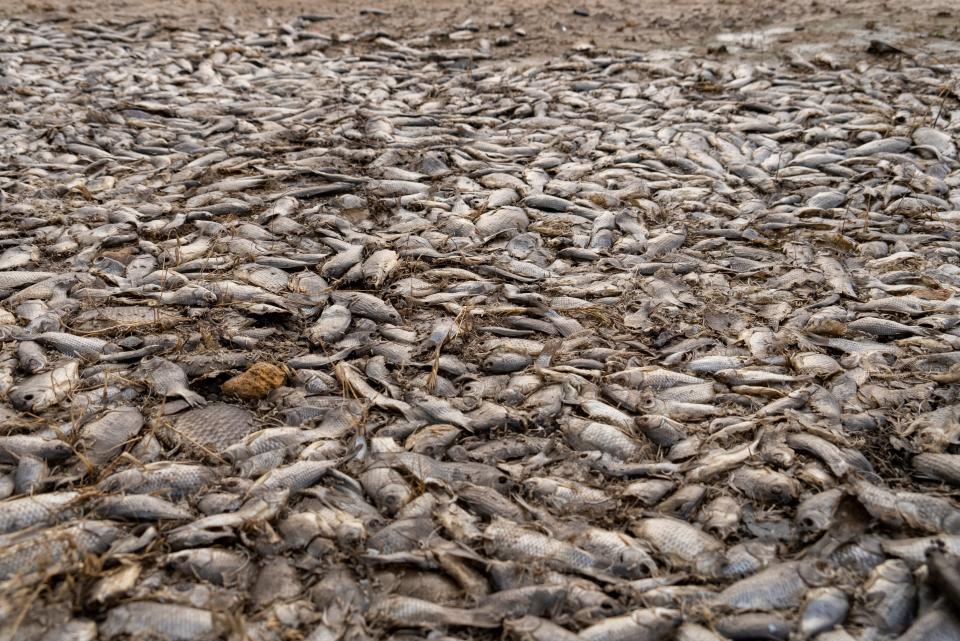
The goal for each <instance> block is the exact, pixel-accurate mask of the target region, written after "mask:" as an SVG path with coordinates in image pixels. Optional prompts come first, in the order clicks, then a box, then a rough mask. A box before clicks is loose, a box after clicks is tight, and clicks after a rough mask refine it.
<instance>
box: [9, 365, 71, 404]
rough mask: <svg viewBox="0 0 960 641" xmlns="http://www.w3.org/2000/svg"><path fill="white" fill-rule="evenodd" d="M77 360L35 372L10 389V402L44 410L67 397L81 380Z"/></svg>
mask: <svg viewBox="0 0 960 641" xmlns="http://www.w3.org/2000/svg"><path fill="white" fill-rule="evenodd" d="M79 372H80V369H79V364H78V363H77V361H69V362H67V363H66V364H64V365H61V366H58V367H56V368H55V369H53V370H51V371H49V372H44V373H43V374H35V375H34V376H31V377H30V378H28V379H27V380H25V381H23V382H22V383H20V384H19V385H17V386H15V387H13V388H12V389H11V390H10V402H11V403H12V404H13V406H14V407H16V408H17V409H20V410H25V411H31V412H42V411H43V410H45V409H47V408H48V407H51V406H53V405H56V404H58V403H59V402H60V401H62V400H63V399H65V398H66V397H67V395H69V394H70V392H72V391H73V389H74V388H75V387H76V385H77V383H79V381H80V374H79Z"/></svg>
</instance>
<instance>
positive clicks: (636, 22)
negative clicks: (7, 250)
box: [0, 0, 960, 59]
mask: <svg viewBox="0 0 960 641" xmlns="http://www.w3.org/2000/svg"><path fill="white" fill-rule="evenodd" d="M584 14H585V15H584ZM300 16H310V17H312V19H311V20H310V21H309V22H305V21H302V20H301V21H298V20H297V19H298V17H300ZM0 17H20V18H26V19H31V20H49V19H66V20H76V21H84V22H86V21H90V22H101V21H117V22H129V21H134V20H138V19H142V18H149V19H152V20H157V21H159V22H160V23H162V24H164V25H167V26H171V27H173V26H180V27H184V26H188V27H189V26H192V25H197V26H203V25H212V24H220V23H223V22H224V21H226V22H227V23H228V24H235V25H236V26H237V28H238V29H244V30H248V29H249V30H255V31H266V30H275V29H277V28H282V27H283V26H284V25H293V24H296V25H297V26H298V27H299V28H306V29H309V30H311V31H316V32H318V33H321V34H324V35H329V36H331V37H333V38H334V39H335V41H340V42H349V46H351V47H353V48H358V47H363V43H364V42H365V41H369V40H372V39H373V37H374V35H375V34H376V35H387V36H389V37H392V38H397V39H410V38H417V37H424V36H426V37H428V38H429V39H430V40H431V42H430V44H435V45H437V46H451V45H452V44H459V45H460V46H476V45H477V44H479V40H480V39H482V38H486V39H488V40H489V41H490V43H491V44H494V45H495V47H494V50H493V51H494V56H495V57H497V58H505V59H510V58H516V59H521V58H527V57H536V58H542V57H551V56H559V55H562V54H563V53H565V52H569V51H570V50H571V49H572V48H573V47H575V46H578V45H584V44H590V45H593V46H595V47H598V48H618V49H637V50H651V49H659V48H672V47H693V48H698V47H699V48H704V49H706V48H714V49H715V48H717V47H718V46H720V45H721V44H726V46H727V49H728V50H730V52H731V53H732V54H742V52H743V50H744V49H746V50H748V51H751V52H753V53H759V54H761V55H762V54H765V53H769V52H775V51H782V50H785V49H787V48H790V47H796V46H799V45H803V46H811V45H813V46H815V45H817V44H821V43H823V44H829V45H831V46H832V47H840V48H844V47H847V48H851V49H857V48H859V49H863V48H865V47H866V46H867V43H869V41H870V40H871V39H881V40H884V41H886V42H892V43H893V44H895V45H896V46H899V47H903V48H906V49H909V50H915V51H916V50H919V51H924V52H930V49H933V50H935V48H936V42H937V41H938V40H940V39H948V40H957V39H958V38H960V6H958V5H957V4H956V2H955V0H924V1H923V2H916V0H847V1H844V0H832V1H830V0H790V1H789V2H784V1H783V0H775V1H774V0H760V1H757V0H753V1H750V0H599V1H596V0H595V1H588V0H484V1H482V2H466V1H459V2H458V1H454V0H426V1H424V0H370V1H369V2H364V3H356V2H340V1H338V0H312V1H303V0H2V1H0ZM451 34H453V35H454V37H453V39H452V40H451V39H450V37H449V36H450V35H451ZM729 34H734V35H729ZM460 38H464V40H462V41H461V40H459V39H460Z"/></svg>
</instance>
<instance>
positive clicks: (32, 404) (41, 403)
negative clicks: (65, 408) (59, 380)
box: [9, 380, 57, 412]
mask: <svg viewBox="0 0 960 641" xmlns="http://www.w3.org/2000/svg"><path fill="white" fill-rule="evenodd" d="M9 398H10V402H11V403H12V404H13V406H14V407H15V408H17V409H18V410H21V411H24V412H42V411H43V410H45V409H47V408H48V407H50V406H51V405H53V404H54V403H56V402H57V395H56V393H55V391H54V389H53V387H52V386H50V385H44V384H42V383H40V382H37V381H29V380H28V381H27V382H26V383H24V384H23V385H19V386H17V387H15V388H13V389H12V390H10V396H9Z"/></svg>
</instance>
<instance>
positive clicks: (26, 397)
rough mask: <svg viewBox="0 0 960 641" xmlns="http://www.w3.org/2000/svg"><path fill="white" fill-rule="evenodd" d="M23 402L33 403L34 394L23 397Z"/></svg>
mask: <svg viewBox="0 0 960 641" xmlns="http://www.w3.org/2000/svg"><path fill="white" fill-rule="evenodd" d="M23 400H25V401H32V400H33V394H32V393H31V394H24V395H23Z"/></svg>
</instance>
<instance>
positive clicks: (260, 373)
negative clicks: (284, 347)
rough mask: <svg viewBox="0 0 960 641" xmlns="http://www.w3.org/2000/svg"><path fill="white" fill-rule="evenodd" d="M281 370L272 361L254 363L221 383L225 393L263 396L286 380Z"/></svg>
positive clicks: (240, 395)
mask: <svg viewBox="0 0 960 641" xmlns="http://www.w3.org/2000/svg"><path fill="white" fill-rule="evenodd" d="M286 378H287V377H286V374H284V373H283V370H282V369H280V368H279V367H277V366H276V365H273V364H272V363H254V364H253V365H251V366H250V367H249V368H248V369H247V371H245V372H244V373H242V374H239V375H238V376H234V377H233V378H231V379H230V380H228V381H227V382H226V383H224V384H223V386H222V388H221V389H222V390H223V392H224V393H225V394H231V395H233V396H238V397H240V398H249V399H255V398H263V397H264V396H266V395H267V394H269V393H270V392H272V391H273V390H275V389H276V388H278V387H280V386H281V385H283V382H284V381H285V380H286Z"/></svg>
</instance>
